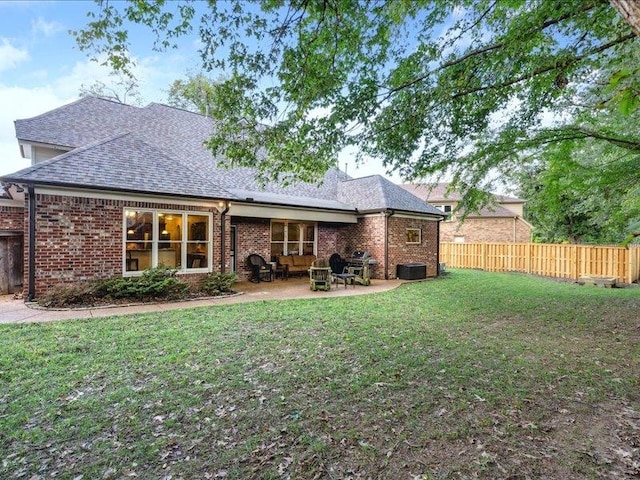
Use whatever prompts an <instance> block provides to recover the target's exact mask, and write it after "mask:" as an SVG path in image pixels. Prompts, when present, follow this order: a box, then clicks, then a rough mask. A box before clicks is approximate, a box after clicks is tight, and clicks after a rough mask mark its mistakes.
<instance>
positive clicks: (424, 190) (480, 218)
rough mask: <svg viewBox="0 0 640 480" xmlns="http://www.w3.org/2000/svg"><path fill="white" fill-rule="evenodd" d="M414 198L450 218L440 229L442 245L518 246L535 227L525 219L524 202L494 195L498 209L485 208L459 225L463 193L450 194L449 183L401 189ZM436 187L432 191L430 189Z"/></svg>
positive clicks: (407, 185) (492, 207)
mask: <svg viewBox="0 0 640 480" xmlns="http://www.w3.org/2000/svg"><path fill="white" fill-rule="evenodd" d="M401 186H402V188H404V189H405V190H407V191H408V192H410V193H412V194H413V195H415V196H417V197H419V198H421V199H423V200H424V201H426V202H429V203H430V204H431V205H433V206H434V207H436V208H438V209H439V210H440V211H442V212H443V213H445V214H447V215H448V218H447V219H446V220H445V221H444V222H442V224H441V226H440V241H442V242H459V243H484V242H487V243H501V242H509V243H514V242H515V243H517V242H530V241H531V234H532V231H533V226H532V225H531V224H530V223H529V222H527V221H526V220H525V219H524V218H523V208H524V203H525V201H524V200H521V199H519V198H514V197H507V196H504V195H494V199H495V205H491V206H487V207H484V208H483V209H481V210H480V212H472V213H469V214H468V215H467V217H466V219H465V220H464V222H462V221H460V220H459V218H458V216H457V215H454V214H452V212H453V211H454V210H455V208H456V206H457V204H458V202H459V201H460V200H461V196H460V193H458V192H456V191H452V192H449V193H447V190H448V188H449V184H448V183H437V184H435V185H425V184H412V183H407V184H403V185H401ZM432 186H433V188H431V187H432Z"/></svg>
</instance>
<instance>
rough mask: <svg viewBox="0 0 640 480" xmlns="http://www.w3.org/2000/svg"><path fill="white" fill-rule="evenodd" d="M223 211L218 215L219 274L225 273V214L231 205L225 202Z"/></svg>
mask: <svg viewBox="0 0 640 480" xmlns="http://www.w3.org/2000/svg"><path fill="white" fill-rule="evenodd" d="M224 203H225V207H224V210H223V211H222V212H221V213H220V230H221V232H220V233H221V235H220V273H224V271H225V263H226V253H227V252H226V250H227V242H226V239H227V221H226V220H227V213H228V212H229V208H230V206H231V204H230V203H229V202H228V201H225V202H224Z"/></svg>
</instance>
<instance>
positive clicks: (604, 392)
mask: <svg viewBox="0 0 640 480" xmlns="http://www.w3.org/2000/svg"><path fill="white" fill-rule="evenodd" d="M639 307H640V289H624V290H618V289H617V290H610V289H597V288H591V287H579V286H576V285H572V284H564V283H559V282H553V281H549V280H545V279H539V278H533V277H527V276H523V275H507V274H492V273H486V272H477V271H463V270H458V271H453V272H452V273H451V274H450V275H448V276H447V277H444V278H442V279H439V280H436V281H428V282H421V283H413V284H410V285H405V286H402V287H400V288H399V289H396V290H394V291H390V292H387V293H383V294H376V295H368V296H364V297H362V296H360V297H340V298H334V299H317V300H292V301H285V302H271V301H264V302H256V303H252V304H238V305H230V306H218V307H213V308H194V309H188V310H181V311H170V312H164V313H153V314H146V315H136V316H121V317H112V318H107V319H99V320H98V319H93V320H86V321H85V320H76V321H65V322H57V323H49V324H31V325H2V326H0V458H2V459H3V460H2V464H1V465H0V478H9V479H10V478H28V479H39V478H42V479H44V478H53V477H55V478H62V479H67V478H68V479H80V478H83V479H94V478H103V479H108V478H153V479H155V478H167V479H169V478H172V479H179V478H184V479H192V478H212V479H215V478H225V479H246V478H256V479H276V478H277V479H283V478H294V479H313V478H322V479H325V478H327V479H332V478H336V479H338V478H340V479H343V478H352V479H358V478H385V479H386V478H389V479H390V478H394V479H395V478H398V479H399V478H409V479H413V478H415V479H440V478H443V479H444V478H511V479H516V478H522V479H524V478H540V477H545V478H602V477H616V478H632V477H633V476H634V475H636V476H637V475H639V474H640V347H639V345H640V342H639V340H640V318H639V314H638V312H639V311H640V308H639ZM633 478H635V477H633Z"/></svg>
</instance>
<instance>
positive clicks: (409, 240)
mask: <svg viewBox="0 0 640 480" xmlns="http://www.w3.org/2000/svg"><path fill="white" fill-rule="evenodd" d="M15 128H16V136H17V138H18V143H19V146H20V149H21V152H22V155H23V156H24V157H25V158H30V159H31V163H32V165H31V166H30V167H28V168H25V169H23V170H20V171H18V172H15V173H12V174H8V175H5V176H3V177H2V178H0V180H1V181H2V182H3V186H4V189H5V195H4V198H3V199H1V200H0V209H1V210H0V234H1V232H2V231H13V232H16V231H18V232H21V233H22V236H23V245H24V248H23V253H24V255H23V258H24V260H23V262H24V264H23V272H24V274H23V288H24V291H25V293H26V297H27V299H33V298H35V297H36V296H37V295H38V294H40V293H42V292H43V291H45V290H46V289H48V288H50V287H51V286H53V285H55V284H60V283H63V284H68V283H74V282H80V281H84V280H89V279H93V278H106V277H112V276H135V275H140V274H141V272H142V271H143V270H144V269H145V268H148V267H153V266H157V265H159V264H164V265H169V266H171V267H174V268H177V269H178V273H179V275H181V276H182V277H183V278H184V279H186V280H188V281H197V280H198V279H199V278H200V277H201V276H202V275H204V274H206V273H207V272H228V271H235V272H237V273H238V275H239V276H240V277H241V278H246V276H247V275H248V274H249V270H248V269H247V267H246V265H245V259H246V257H247V256H248V255H249V254H252V253H258V254H260V255H262V256H263V257H264V258H265V259H267V260H269V259H271V260H275V259H276V258H277V257H278V256H279V255H301V254H314V255H316V256H317V257H325V258H328V257H329V256H330V255H331V254H332V253H334V252H338V253H340V254H341V255H343V256H349V255H350V254H351V253H352V252H353V251H354V250H367V251H369V252H371V254H372V256H373V258H374V259H375V260H376V262H377V265H376V266H375V268H374V269H373V271H372V277H373V278H378V279H389V278H395V272H396V266H397V264H399V263H411V262H421V263H425V264H426V265H427V275H429V276H436V275H437V274H438V268H437V266H438V263H437V261H438V245H439V226H440V222H441V220H442V219H443V215H442V213H441V212H440V211H439V210H437V209H436V208H434V207H432V206H431V205H429V204H427V203H425V202H423V201H421V200H420V199H419V198H417V197H416V196H414V195H412V194H410V193H409V192H407V191H406V190H404V189H402V188H400V187H399V186H397V185H395V184H393V183H391V182H390V181H388V180H387V179H385V178H383V177H381V176H369V177H364V178H351V177H349V176H347V175H346V174H345V173H343V172H341V171H339V170H337V169H331V170H329V171H328V172H327V174H326V175H325V176H324V179H323V182H322V183H321V184H320V185H311V184H305V183H297V184H294V185H292V186H289V187H282V186H281V185H277V184H268V185H266V186H261V185H259V184H258V183H257V182H256V180H255V171H254V170H252V169H248V168H224V167H222V166H220V165H219V163H221V162H220V161H219V160H218V161H216V159H213V158H212V157H211V154H210V152H208V151H207V150H206V149H205V148H204V147H203V141H204V140H205V139H207V138H208V137H209V136H210V134H211V131H212V129H213V128H214V124H213V122H212V120H211V119H208V118H206V117H204V116H201V115H198V114H194V113H191V112H187V111H184V110H180V109H177V108H173V107H169V106H166V105H161V104H154V103H152V104H150V105H148V106H146V107H144V108H140V107H134V106H129V105H124V104H120V103H116V102H113V101H109V100H106V99H101V98H96V97H87V98H83V99H81V100H78V101H76V102H73V103H70V104H68V105H65V106H62V107H60V108H57V109H54V110H52V111H50V112H46V113H44V114H42V115H39V116H37V117H33V118H30V119H24V120H17V121H16V122H15Z"/></svg>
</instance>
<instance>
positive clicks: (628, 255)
mask: <svg viewBox="0 0 640 480" xmlns="http://www.w3.org/2000/svg"><path fill="white" fill-rule="evenodd" d="M440 261H441V262H443V263H445V264H447V266H449V267H452V268H478V269H481V270H487V271H495V272H523V273H531V274H537V275H544V276H548V277H558V278H571V279H574V280H578V279H579V278H580V277H586V276H604V277H614V278H616V280H617V281H618V282H619V283H633V282H637V281H638V280H640V247H638V246H631V247H629V248H625V247H616V246H600V245H598V246H596V245H564V244H542V243H452V242H442V243H441V244H440Z"/></svg>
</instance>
